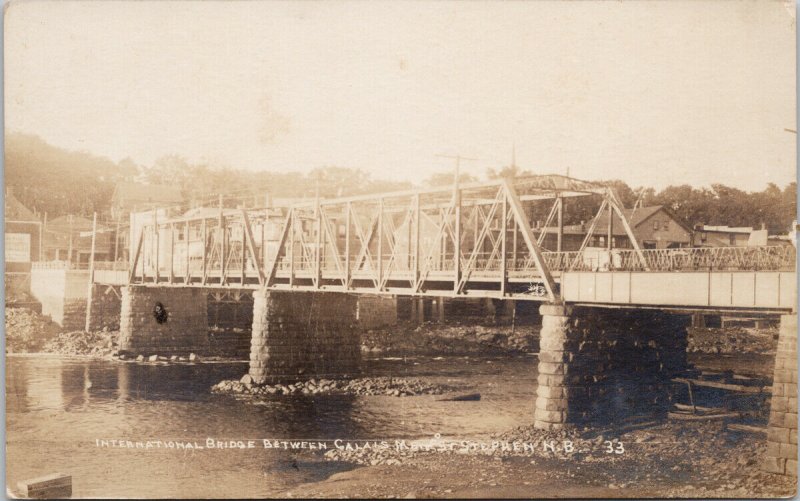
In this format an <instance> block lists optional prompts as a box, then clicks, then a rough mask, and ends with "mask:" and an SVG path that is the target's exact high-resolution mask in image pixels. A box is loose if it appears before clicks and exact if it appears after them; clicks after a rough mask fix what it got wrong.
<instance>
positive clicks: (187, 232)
mask: <svg viewBox="0 0 800 501" xmlns="http://www.w3.org/2000/svg"><path fill="white" fill-rule="evenodd" d="M184 230H185V234H184V238H185V239H186V278H185V279H184V280H183V283H185V284H188V283H189V274H190V273H191V270H189V220H188V219H187V220H186V227H185V228H184Z"/></svg>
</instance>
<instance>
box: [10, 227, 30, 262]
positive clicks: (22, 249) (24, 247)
mask: <svg viewBox="0 0 800 501" xmlns="http://www.w3.org/2000/svg"><path fill="white" fill-rule="evenodd" d="M30 260H31V236H30V234H28V233H6V263H29V262H30Z"/></svg>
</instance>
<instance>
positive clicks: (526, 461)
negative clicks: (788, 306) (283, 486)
mask: <svg viewBox="0 0 800 501" xmlns="http://www.w3.org/2000/svg"><path fill="white" fill-rule="evenodd" d="M402 444H404V446H400V447H398V445H397V443H396V442H391V443H388V444H381V443H377V444H374V445H373V446H370V447H358V448H356V447H353V448H350V449H349V450H348V449H343V448H336V449H332V450H329V451H327V452H325V453H324V455H323V457H324V459H325V460H327V461H344V462H348V463H351V464H355V465H359V466H362V468H357V469H355V470H352V471H351V472H346V473H342V474H338V475H337V476H336V478H335V479H333V478H332V479H330V480H328V481H325V482H321V483H316V484H308V485H305V486H301V487H300V488H298V489H294V490H293V491H291V492H290V493H289V494H290V495H291V496H292V497H299V496H310V497H315V496H320V495H323V496H325V497H347V496H353V495H358V496H365V495H371V494H372V491H375V494H377V493H379V492H381V493H383V496H390V497H409V496H410V497H460V495H471V496H476V495H477V496H479V497H488V498H492V497H494V498H499V497H619V496H625V497H682V498H686V497H688V498H695V497H711V498H714V497H727V498H754V497H780V496H792V495H793V494H794V493H795V492H796V485H797V484H796V479H795V478H792V477H786V476H782V475H773V474H770V473H765V472H763V471H761V470H760V464H761V462H762V461H763V458H764V455H765V451H766V445H765V443H764V440H763V439H761V438H760V437H759V436H753V435H750V434H746V433H741V432H737V431H732V430H729V429H727V428H726V426H725V425H724V424H723V423H720V422H714V423H699V422H698V423H688V422H682V423H662V424H654V425H650V426H647V427H644V428H640V429H635V430H630V431H622V430H619V429H618V430H616V431H604V432H598V431H597V430H596V429H595V430H589V429H583V430H573V431H569V432H568V431H557V432H544V431H541V430H536V429H534V428H532V427H520V428H517V429H514V430H510V431H508V432H505V433H500V434H498V435H496V436H492V437H483V438H482V437H473V438H471V439H468V440H465V439H463V438H458V439H457V440H448V439H447V438H441V437H433V438H430V439H423V440H416V441H402ZM452 444H455V445H452ZM465 444H466V445H465Z"/></svg>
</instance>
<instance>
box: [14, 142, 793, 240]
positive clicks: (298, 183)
mask: <svg viewBox="0 0 800 501" xmlns="http://www.w3.org/2000/svg"><path fill="white" fill-rule="evenodd" d="M529 174H532V172H530V171H526V170H522V169H520V168H519V167H517V166H510V167H509V166H507V167H500V168H497V169H489V170H488V171H487V172H486V178H489V179H496V178H502V177H516V176H523V175H529ZM477 180H478V179H477V178H476V177H475V176H472V175H470V174H466V173H462V174H461V176H460V181H461V182H471V181H477ZM120 181H138V182H143V183H148V184H169V185H172V186H177V187H179V188H180V190H181V194H182V195H183V197H184V199H185V200H187V201H188V202H192V201H194V202H196V203H208V202H209V201H210V200H213V199H215V198H216V196H217V195H218V194H220V193H221V194H223V195H225V196H228V197H234V198H237V199H242V200H246V199H248V198H249V199H251V200H253V203H260V202H262V201H263V197H264V195H265V193H267V192H269V193H270V194H271V195H272V196H273V197H276V198H284V197H285V198H298V197H314V196H316V195H317V194H319V196H320V197H323V198H334V197H338V196H347V195H358V194H366V193H376V192H382V191H394V190H404V189H410V188H413V187H415V185H413V184H412V183H410V182H398V181H388V180H384V179H379V178H375V177H373V176H372V175H370V174H369V173H367V172H364V171H363V170H360V169H351V168H346V167H336V166H328V167H320V168H317V169H314V170H312V171H310V172H307V173H302V172H297V171H288V170H287V171H284V172H275V171H249V170H237V169H231V168H226V167H217V166H212V165H208V164H205V163H191V162H189V161H187V160H186V159H185V158H183V157H180V156H178V155H169V156H165V157H162V158H160V159H158V160H157V161H156V162H155V163H154V164H153V165H152V166H142V165H137V164H136V163H135V162H133V161H132V160H130V159H125V160H122V161H120V162H113V161H111V160H109V159H108V158H104V157H99V156H96V155H92V154H90V153H86V152H75V151H67V150H64V149H61V148H57V147H55V146H52V145H50V144H48V143H46V142H45V141H43V140H42V139H41V138H39V137H37V136H34V135H29V134H22V133H10V134H7V135H6V145H5V182H6V185H7V186H10V187H12V188H13V189H14V194H15V196H16V197H17V198H18V199H19V200H20V201H21V202H22V203H23V204H24V205H26V206H27V207H28V208H29V209H31V210H33V211H35V212H36V213H37V214H40V215H42V214H44V213H47V214H48V217H50V218H53V217H57V216H61V215H66V214H76V215H83V216H91V214H92V212H94V211H97V212H98V213H100V214H107V213H108V211H109V209H110V206H111V198H112V195H113V192H114V187H115V185H116V184H117V183H118V182H120ZM452 182H453V174H452V173H435V174H432V175H431V176H430V177H428V178H427V179H425V180H423V181H422V182H421V183H419V184H418V185H416V186H437V185H438V186H442V185H448V184H451V183H452ZM599 183H601V184H604V185H606V186H611V187H613V188H614V189H615V190H616V192H617V194H618V195H619V198H620V200H621V201H622V203H623V205H624V206H625V207H628V208H631V207H633V205H634V204H635V203H636V202H637V200H639V201H640V202H641V203H642V204H643V205H644V206H649V205H663V206H665V207H667V208H668V209H669V210H671V211H672V212H673V213H674V214H675V215H676V217H677V218H678V219H679V220H681V221H682V222H683V223H684V224H686V226H689V227H693V226H694V225H695V224H698V223H702V224H707V225H728V226H752V227H755V228H760V227H761V225H762V224H763V225H765V227H766V228H767V229H769V231H770V233H773V234H775V233H786V232H787V231H788V230H789V228H790V227H791V224H792V222H793V221H794V220H795V219H796V217H797V216H796V213H797V183H795V182H792V183H789V184H788V185H786V186H785V187H783V188H780V187H779V186H777V185H775V184H772V183H770V184H769V185H768V186H767V187H766V188H765V189H763V190H762V191H744V190H740V189H738V188H734V187H730V186H726V185H724V184H712V185H711V186H710V187H700V188H697V187H692V186H689V185H686V184H684V185H676V186H668V187H666V188H664V189H662V190H655V189H654V188H651V187H635V188H634V187H631V186H629V185H628V184H627V183H625V182H624V181H621V180H605V181H599ZM259 197H260V198H259ZM568 204H569V205H568V206H567V210H566V211H565V217H566V219H565V224H577V223H580V222H581V221H588V220H590V219H591V218H592V217H593V216H594V214H595V213H596V212H597V209H598V208H599V205H600V201H599V200H597V197H580V198H578V199H573V200H570V201H569V202H568ZM40 217H41V216H40Z"/></svg>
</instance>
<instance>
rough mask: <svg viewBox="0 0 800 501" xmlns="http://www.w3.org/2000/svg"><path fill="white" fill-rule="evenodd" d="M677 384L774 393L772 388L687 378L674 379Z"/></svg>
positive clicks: (742, 391) (741, 391) (744, 391)
mask: <svg viewBox="0 0 800 501" xmlns="http://www.w3.org/2000/svg"><path fill="white" fill-rule="evenodd" d="M673 381H675V382H676V383H684V384H686V383H687V382H691V383H692V384H693V385H695V386H704V387H707V388H717V389H720V390H730V391H738V392H740V393H772V387H770V386H745V385H741V384H732V383H720V382H718V381H706V380H704V379H685V378H675V379H673Z"/></svg>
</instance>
